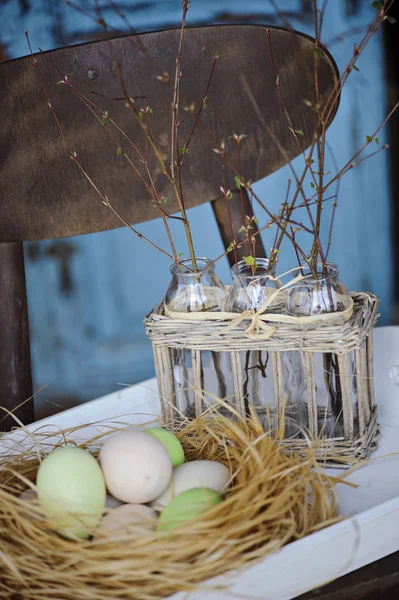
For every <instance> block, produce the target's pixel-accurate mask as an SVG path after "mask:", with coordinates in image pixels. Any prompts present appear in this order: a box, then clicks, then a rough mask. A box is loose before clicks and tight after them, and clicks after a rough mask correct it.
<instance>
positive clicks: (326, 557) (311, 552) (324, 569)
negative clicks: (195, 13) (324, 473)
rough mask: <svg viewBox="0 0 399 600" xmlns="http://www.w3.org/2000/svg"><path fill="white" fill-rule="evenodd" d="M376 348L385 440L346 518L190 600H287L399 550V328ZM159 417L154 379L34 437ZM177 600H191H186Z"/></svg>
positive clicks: (70, 413)
mask: <svg viewBox="0 0 399 600" xmlns="http://www.w3.org/2000/svg"><path fill="white" fill-rule="evenodd" d="M374 340H375V391H376V401H377V403H378V405H379V422H380V424H381V432H382V433H381V438H380V443H379V447H378V450H377V451H376V453H375V454H374V455H373V460H372V461H371V462H370V463H369V464H367V465H365V466H364V467H362V468H361V469H360V470H358V471H357V472H355V473H354V474H352V475H351V476H350V477H349V480H350V481H352V482H354V483H356V484H358V487H357V488H356V489H353V488H350V487H348V486H344V485H338V488H337V491H338V495H339V499H340V511H341V514H343V515H345V516H347V518H346V519H345V520H344V521H342V522H340V523H338V524H336V525H333V526H331V527H328V528H327V529H325V530H323V531H320V532H318V533H315V534H312V535H310V536H308V537H306V538H305V539H302V540H299V541H296V542H293V543H291V544H288V545H287V546H285V547H284V548H283V549H282V550H281V551H280V552H278V553H276V554H274V555H272V556H269V557H266V558H265V559H263V560H262V561H260V562H258V563H257V564H254V565H253V566H251V567H250V568H246V569H243V570H242V571H240V572H234V573H229V574H226V575H225V576H222V577H217V578H216V579H214V580H210V581H207V582H204V586H203V589H202V590H201V591H199V592H195V593H192V594H190V596H189V598H190V599H192V600H194V599H195V600H227V599H232V598H245V599H246V600H250V599H255V598H256V599H258V600H260V599H262V600H266V599H267V600H288V599H290V598H294V597H296V596H298V595H300V594H302V593H303V592H306V591H307V590H310V589H312V588H315V587H319V586H320V585H322V584H323V583H326V582H327V581H329V580H332V579H336V578H338V577H341V576H342V575H344V574H345V573H349V572H351V571H354V570H355V569H358V568H360V567H362V566H364V565H366V564H369V563H371V562H373V561H376V560H378V559H380V558H382V557H383V556H386V555H388V554H391V553H393V552H395V551H397V550H399V327H398V328H396V327H386V328H377V329H376V331H375V334H374ZM396 367H397V368H396ZM159 416H160V403H159V398H158V394H157V387H156V381H155V380H154V379H150V380H147V381H144V382H142V383H141V384H137V385H135V386H132V387H126V388H122V389H120V390H119V391H117V392H115V393H113V394H110V395H108V396H105V397H103V398H99V399H98V400H93V401H92V402H88V403H86V404H84V405H82V406H80V407H77V408H73V409H71V410H67V411H64V412H63V413H60V414H58V415H56V416H54V417H51V418H49V419H44V420H42V421H38V422H36V423H33V424H31V425H29V426H28V427H27V429H28V430H29V431H35V432H36V433H38V434H42V435H43V436H44V435H45V436H47V437H48V436H49V434H51V442H53V441H54V439H55V438H57V431H59V430H60V429H64V428H69V427H72V426H77V425H80V424H87V423H90V424H91V426H90V427H88V428H85V429H82V430H81V431H77V432H76V434H74V439H77V440H84V439H88V438H89V437H91V436H92V435H93V434H94V433H95V432H98V431H101V430H103V429H104V427H107V424H108V425H109V424H110V423H111V422H112V423H116V422H121V423H122V422H123V423H132V424H144V423H148V422H149V421H153V420H154V419H155V420H156V419H159ZM21 443H22V444H24V445H29V444H31V443H32V442H31V441H30V439H29V438H28V437H27V436H26V433H24V432H23V431H15V432H13V433H12V434H10V435H8V436H6V437H5V438H3V440H2V446H3V447H4V446H6V447H7V448H8V450H9V451H10V452H12V451H13V450H17V449H20V445H21ZM396 453H397V454H396ZM388 455H390V456H388ZM310 565H311V568H310ZM215 583H217V584H218V585H220V584H224V585H225V589H224V591H214V590H212V589H211V588H212V587H213V586H214V584H215ZM387 597H388V596H387ZM389 597H391V596H389ZM171 598H173V600H186V599H187V595H186V594H175V595H173V596H172V597H171Z"/></svg>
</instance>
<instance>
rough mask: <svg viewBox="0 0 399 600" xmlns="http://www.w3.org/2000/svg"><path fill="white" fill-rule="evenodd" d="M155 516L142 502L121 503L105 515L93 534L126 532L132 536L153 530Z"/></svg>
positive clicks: (96, 535)
mask: <svg viewBox="0 0 399 600" xmlns="http://www.w3.org/2000/svg"><path fill="white" fill-rule="evenodd" d="M156 524H157V516H156V513H155V511H154V510H152V509H151V508H149V507H148V506H144V505H143V504H123V505H122V506H119V507H118V508H115V509H114V510H111V511H110V512H109V513H107V514H106V515H105V517H104V518H103V520H102V521H101V523H100V526H99V528H98V530H97V532H96V534H95V537H96V538H99V537H111V536H115V537H116V536H119V535H124V534H128V535H129V536H132V537H137V536H142V535H146V534H148V533H150V532H152V531H155V527H156Z"/></svg>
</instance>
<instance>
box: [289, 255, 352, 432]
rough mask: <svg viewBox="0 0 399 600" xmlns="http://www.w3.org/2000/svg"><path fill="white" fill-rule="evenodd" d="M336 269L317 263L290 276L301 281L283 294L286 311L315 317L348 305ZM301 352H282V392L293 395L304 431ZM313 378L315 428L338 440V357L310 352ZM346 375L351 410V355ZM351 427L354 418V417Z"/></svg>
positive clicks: (305, 407)
mask: <svg viewBox="0 0 399 600" xmlns="http://www.w3.org/2000/svg"><path fill="white" fill-rule="evenodd" d="M338 274H339V272H338V268H337V266H336V265H334V264H332V263H325V264H323V263H319V264H317V267H316V270H315V271H313V272H312V270H311V269H310V268H309V267H308V266H307V265H302V266H301V267H299V268H298V269H297V270H296V271H295V272H294V276H296V275H301V276H302V277H303V279H302V280H301V281H299V282H298V283H296V284H295V286H294V287H292V288H291V289H289V290H288V292H287V311H288V314H291V315H294V316H317V315H322V314H326V313H332V312H342V311H344V310H345V309H347V308H348V307H349V306H350V295H349V292H348V290H347V288H346V287H345V285H344V284H343V283H342V282H341V281H340V280H339V278H338ZM301 355H302V353H300V352H295V351H292V352H284V364H285V367H286V377H285V389H286V391H288V390H289V391H290V392H291V394H292V395H293V396H294V397H293V400H294V403H295V404H296V405H297V406H298V407H300V411H299V414H298V417H299V419H300V421H301V423H302V425H303V427H304V428H305V429H308V426H309V422H308V404H307V386H306V375H305V372H304V366H303V363H302V356H301ZM313 358H314V376H315V385H316V398H317V415H318V418H317V425H318V433H319V435H323V436H326V437H334V438H335V437H342V436H343V434H344V428H343V405H342V391H341V389H342V388H341V374H340V370H339V364H338V357H337V355H335V354H332V353H321V352H320V353H314V354H313ZM348 359H349V376H350V377H351V381H352V398H353V408H354V411H355V409H356V406H357V402H356V400H357V398H356V396H357V382H356V363H355V357H354V352H351V353H349V356H348ZM354 418H355V427H356V420H357V419H358V415H356V414H354Z"/></svg>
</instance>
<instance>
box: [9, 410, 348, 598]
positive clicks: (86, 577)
mask: <svg viewBox="0 0 399 600" xmlns="http://www.w3.org/2000/svg"><path fill="white" fill-rule="evenodd" d="M120 427H121V426H120V424H119V425H118V428H119V429H120ZM109 433H110V432H109V429H108V430H107V432H106V433H104V434H101V435H100V436H98V435H97V436H96V437H95V438H93V439H92V440H91V441H89V442H86V443H85V444H82V445H81V447H84V448H87V449H89V450H90V451H92V452H93V453H96V452H98V448H99V446H100V445H101V442H102V440H101V437H102V436H103V435H104V436H105V435H109ZM176 433H177V435H178V437H179V439H180V440H181V442H182V444H183V446H184V449H185V454H186V459H187V460H188V461H189V460H194V459H200V458H201V459H214V460H217V461H220V462H222V463H224V464H225V465H226V466H227V467H228V468H229V469H230V471H231V475H232V477H231V486H230V488H229V489H228V491H227V493H226V494H225V497H224V501H223V502H222V503H221V504H218V505H216V506H213V507H212V508H211V509H210V510H209V511H208V512H206V513H205V514H204V515H203V516H202V517H199V518H197V519H196V520H194V521H191V522H189V523H186V524H185V525H184V526H181V527H180V528H177V529H175V530H174V531H173V532H171V533H168V534H167V536H165V534H160V533H148V534H147V535H145V536H141V537H138V538H136V539H131V538H130V537H129V536H128V535H127V534H122V535H118V537H116V538H115V537H113V538H112V539H111V538H106V539H100V538H99V539H96V538H94V539H93V540H82V541H79V542H76V541H68V540H66V539H63V538H62V537H60V536H58V535H57V534H56V533H55V532H54V531H52V530H51V529H50V526H49V525H47V524H46V523H45V522H44V521H43V519H37V518H36V519H35V518H34V517H35V516H36V517H37V516H38V515H37V513H35V508H34V507H33V508H32V505H29V504H28V503H27V502H24V501H22V500H20V499H19V498H18V495H19V494H20V493H21V492H22V491H23V490H25V489H27V488H28V487H34V481H35V478H36V472H37V468H38V464H39V458H38V449H37V448H36V449H34V450H32V451H29V452H25V453H23V454H20V455H14V456H10V453H5V454H4V455H2V456H0V597H1V598H7V599H13V600H20V599H21V600H22V599H23V600H30V599H34V600H42V599H43V600H44V599H46V600H50V599H51V600H83V599H84V600H104V599H106V598H107V599H108V598H112V599H123V600H126V599H134V600H156V599H159V598H163V597H165V596H168V595H169V594H172V593H174V592H178V591H183V590H185V591H189V590H193V589H197V588H198V586H200V584H201V582H202V581H204V580H206V579H209V578H211V577H214V576H216V575H218V574H223V573H226V572H228V571H236V570H237V569H239V568H241V567H243V566H245V565H248V564H250V563H253V562H254V561H257V560H259V559H260V558H262V557H264V556H266V555H267V554H269V553H272V552H275V551H277V550H279V549H280V548H281V547H282V546H283V545H285V544H287V543H289V542H292V541H293V540H296V539H299V538H302V537H304V536H306V535H308V534H310V533H312V532H315V531H317V530H319V529H321V528H323V527H326V526H327V525H329V524H332V523H333V522H335V521H336V520H337V519H338V516H337V515H338V508H337V501H336V495H335V492H334V487H333V484H334V480H333V479H332V478H330V477H326V476H325V475H324V474H323V472H322V471H321V469H320V467H319V466H318V465H317V462H316V458H315V448H314V446H313V447H312V448H309V450H308V452H306V453H305V454H304V453H303V452H302V453H301V456H299V455H298V454H297V453H295V452H294V451H291V450H289V449H286V448H284V446H283V445H282V443H281V440H282V431H281V432H280V433H279V434H277V436H276V437H277V438H278V439H276V437H275V438H273V437H272V436H271V435H268V434H265V433H264V431H263V429H262V428H261V426H260V424H259V423H257V422H256V421H255V420H252V421H247V422H244V421H237V420H234V419H226V418H224V417H221V416H218V415H215V416H212V417H209V416H208V418H206V419H204V418H202V419H198V420H196V421H190V422H189V423H185V424H183V425H181V426H180V428H179V431H178V432H176ZM74 434H76V428H75V429H74V430H73V431H72V430H71V431H64V432H62V438H61V439H62V440H63V442H62V443H63V444H64V443H68V441H69V443H70V442H71V441H72V440H73V437H74ZM99 438H100V441H99ZM48 451H49V448H48V443H47V445H46V452H48ZM40 453H41V454H42V456H43V455H44V451H41V450H40V449H39V454H40ZM30 482H31V483H30ZM32 482H33V483H32Z"/></svg>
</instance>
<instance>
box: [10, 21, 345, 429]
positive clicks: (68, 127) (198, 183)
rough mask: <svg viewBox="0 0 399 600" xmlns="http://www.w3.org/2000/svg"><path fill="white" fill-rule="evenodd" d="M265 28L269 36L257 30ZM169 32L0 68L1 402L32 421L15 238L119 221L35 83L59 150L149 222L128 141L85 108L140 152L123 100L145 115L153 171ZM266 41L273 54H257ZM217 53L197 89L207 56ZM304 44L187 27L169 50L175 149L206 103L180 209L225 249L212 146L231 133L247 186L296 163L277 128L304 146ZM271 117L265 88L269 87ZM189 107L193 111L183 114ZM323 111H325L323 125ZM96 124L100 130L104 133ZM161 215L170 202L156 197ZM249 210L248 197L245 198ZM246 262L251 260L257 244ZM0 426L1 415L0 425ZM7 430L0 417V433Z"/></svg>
mask: <svg viewBox="0 0 399 600" xmlns="http://www.w3.org/2000/svg"><path fill="white" fill-rule="evenodd" d="M267 30H270V36H269V34H268V33H267ZM179 35H180V34H179V31H178V30H168V31H161V32H155V33H146V34H140V35H129V36H124V37H119V38H114V39H110V40H104V41H100V42H94V43H88V44H83V45H79V46H72V47H67V48H62V49H59V50H53V51H50V52H44V53H39V54H36V55H34V57H32V56H27V57H23V58H20V59H16V60H12V61H8V62H5V63H1V64H0V90H2V94H1V95H0V110H1V114H2V115H3V117H2V126H1V128H0V331H1V332H2V334H1V335H2V337H1V341H0V381H1V385H0V406H2V407H4V408H6V409H8V410H13V411H15V415H16V416H17V417H18V418H20V419H21V420H23V421H24V422H29V421H31V420H33V408H32V406H33V403H26V404H24V405H23V406H21V407H20V408H19V409H17V410H16V407H17V406H19V405H20V404H22V403H23V402H24V401H25V400H26V399H27V398H29V397H30V396H31V394H32V387H31V374H30V355H29V333H28V320H27V302H26V290H25V277H24V268H23V264H24V263H23V249H22V242H24V241H28V240H42V239H49V238H62V237H66V236H72V235H79V234H83V233H89V232H97V231H104V230H108V229H113V228H116V227H120V226H121V225H122V224H121V222H120V221H119V220H118V218H117V217H116V216H115V214H114V213H112V211H110V210H109V208H107V207H106V206H104V205H103V203H102V202H101V198H100V197H99V196H98V195H97V194H96V192H95V190H94V189H93V187H92V186H91V185H90V183H89V181H88V180H87V178H85V177H84V176H83V175H82V174H81V172H80V171H79V169H78V167H77V166H76V164H75V162H74V161H73V160H71V159H70V158H69V154H70V149H69V148H68V146H67V144H66V143H65V140H64V139H63V137H62V136H61V135H60V132H59V130H58V128H57V124H56V122H55V120H54V118H53V116H52V114H51V109H50V107H49V101H48V99H47V98H46V95H45V93H44V91H43V88H42V84H41V80H40V76H39V74H41V76H42V77H43V80H44V82H45V84H46V87H47V89H48V91H49V96H50V103H51V105H52V106H53V108H54V110H55V111H56V114H57V116H58V118H59V121H60V122H61V124H62V126H63V128H64V131H65V134H66V135H67V137H68V140H69V142H70V147H71V148H72V149H73V151H74V152H76V154H77V156H78V158H79V161H80V162H81V163H82V165H83V166H84V168H85V170H86V171H87V174H88V175H89V176H90V178H91V179H92V180H93V182H94V183H95V185H96V186H97V187H98V188H99V189H100V190H101V191H102V193H104V194H105V195H106V196H107V197H108V198H109V200H110V202H111V203H112V205H113V206H114V207H115V209H116V210H117V211H118V212H119V213H120V214H121V215H122V216H123V218H124V219H125V220H126V221H127V222H128V223H130V224H136V223H140V222H143V221H148V220H150V219H153V218H156V217H158V216H159V212H158V210H157V208H156V207H155V206H154V203H153V202H152V201H151V198H150V196H149V194H148V190H147V189H146V187H145V185H144V184H143V182H142V181H141V179H140V177H138V176H137V175H136V173H135V172H134V170H133V168H131V167H129V165H127V163H126V161H125V160H124V158H123V156H120V154H118V152H117V148H118V145H120V147H122V148H123V149H124V150H126V152H128V153H129V156H130V157H131V159H132V161H133V163H134V164H135V165H136V167H137V168H138V169H139V170H140V172H143V165H142V163H140V161H139V160H138V159H137V156H136V155H135V152H134V151H133V150H132V147H131V145H130V144H129V143H128V142H127V139H126V138H125V137H124V136H123V135H122V134H121V133H120V132H118V131H116V130H115V128H114V127H112V134H113V135H114V136H115V141H113V140H111V139H110V137H109V133H108V132H107V130H106V128H105V127H102V126H101V123H100V122H99V119H98V118H96V117H95V116H94V114H93V111H94V113H96V114H97V115H99V113H98V111H97V109H95V108H94V107H93V105H92V104H91V103H94V104H95V105H96V106H98V107H99V108H101V109H102V110H103V111H106V110H107V111H109V115H110V116H111V117H112V119H113V120H114V121H115V122H116V123H118V125H119V127H120V129H121V130H122V131H123V132H125V133H126V134H127V135H128V136H129V138H130V139H131V140H133V141H134V143H135V144H137V146H139V147H140V148H141V149H143V147H144V140H145V138H144V135H143V131H142V130H141V127H140V124H139V123H138V122H137V120H136V119H135V118H133V117H132V114H131V111H130V110H128V109H127V108H126V106H125V104H126V95H128V96H131V97H133V98H135V103H136V106H137V107H142V108H144V107H146V106H149V107H151V109H152V116H150V117H148V119H149V130H150V132H151V135H152V137H153V139H154V142H155V143H156V145H157V147H158V148H159V150H160V152H161V154H162V157H163V159H164V161H165V164H166V165H169V163H170V155H169V150H170V136H171V104H172V98H173V76H174V70H175V61H176V52H177V48H178V43H179ZM269 39H270V40H271V46H272V55H271V54H270V45H269ZM317 53H318V60H319V78H318V79H319V89H320V95H321V98H322V101H325V100H326V99H327V98H328V97H329V96H330V94H331V92H332V91H333V89H334V88H335V86H336V85H337V81H338V71H337V67H336V65H335V63H334V61H333V59H332V58H331V56H330V55H329V53H328V52H327V51H326V50H324V49H322V50H320V51H317ZM216 54H217V55H219V59H218V60H217V63H216V67H215V72H214V75H213V78H212V81H211V84H210V87H209V90H208V91H207V92H206V87H207V82H208V80H209V76H210V72H211V68H212V64H213V57H214V56H215V55H216ZM34 61H37V66H34V64H33V63H34ZM116 63H117V64H118V65H119V66H120V69H121V72H122V74H123V80H124V81H125V83H126V89H125V90H123V91H122V90H121V86H120V81H119V77H118V74H117V69H116V67H115V64H116ZM314 65H315V43H314V40H313V39H312V38H310V37H308V36H305V35H302V34H299V33H296V32H292V31H287V30H283V29H277V28H266V27H264V26H244V25H242V26H241V25H240V26H222V27H221V26H217V27H199V28H193V29H187V30H186V33H185V38H184V46H183V55H182V67H181V70H182V78H181V106H180V119H179V121H180V122H179V140H180V143H181V144H182V145H184V143H185V141H186V140H187V139H188V137H189V135H190V132H191V130H192V127H193V124H194V120H195V117H194V114H193V111H192V110H186V109H187V108H190V107H192V106H195V109H194V113H195V112H196V111H197V110H198V108H199V105H200V103H201V100H202V99H203V98H204V96H205V95H206V96H207V97H208V98H209V100H207V101H206V109H205V110H203V111H202V114H201V123H200V125H198V126H197V129H196V132H195V135H194V136H193V138H192V141H191V142H190V147H189V153H188V154H186V155H185V156H184V165H183V168H182V185H183V189H184V200H185V206H186V208H191V207H194V206H197V205H200V204H202V203H204V202H209V201H211V202H212V208H213V210H214V213H215V215H216V218H217V221H218V225H219V229H220V232H221V235H222V238H223V243H224V245H225V247H226V246H227V245H229V243H230V241H231V234H230V228H229V226H228V220H227V212H226V203H225V200H224V198H222V197H221V192H220V186H221V182H222V179H221V157H220V155H218V154H217V153H216V152H214V151H213V150H214V149H217V148H218V147H220V144H221V140H222V139H224V140H226V142H225V143H226V147H227V148H228V152H229V153H230V154H231V155H232V156H234V157H235V152H236V149H235V146H234V140H229V139H228V138H229V137H230V136H232V135H233V134H234V133H235V134H238V135H239V134H245V135H246V136H247V138H246V139H245V143H243V152H242V173H243V176H244V177H245V179H246V180H249V179H251V180H253V181H257V180H259V179H262V178H263V177H265V176H267V175H269V174H270V173H272V172H274V171H275V170H277V169H279V168H280V167H281V166H283V165H285V164H286V163H287V162H288V161H290V160H292V159H293V158H295V157H296V156H297V155H298V154H299V153H300V152H301V149H300V148H299V146H298V143H297V141H296V140H295V137H294V136H293V135H292V131H290V126H289V123H288V120H287V116H286V112H285V111H287V113H288V114H289V116H290V119H291V121H292V123H293V124H294V127H295V129H298V130H300V131H301V133H302V134H303V135H301V145H302V148H303V149H305V148H307V147H308V146H309V145H310V144H311V142H312V141H313V136H314V129H315V118H316V117H315V112H314V111H313V110H312V109H311V108H309V106H308V102H304V101H309V102H311V103H313V104H314V103H315V102H316V90H315V81H314V68H315V67H314ZM66 74H70V75H68V77H69V79H70V82H71V84H72V85H73V86H74V87H75V88H76V89H77V90H79V91H80V92H81V94H83V96H84V97H85V98H86V99H87V100H83V101H82V97H80V96H79V94H77V93H76V92H74V91H73V90H72V89H70V88H68V86H66V85H63V84H59V85H57V82H59V81H60V80H61V79H62V77H63V76H64V75H66ZM277 77H278V81H279V84H280V89H281V91H282V95H283V98H284V108H283V106H282V102H281V98H280V97H279V94H278V93H277V89H276V85H275V83H276V78H277ZM193 103H194V105H193ZM333 117H334V114H332V115H331V120H332V118H333ZM100 121H101V115H100ZM108 127H110V126H109V125H108ZM149 163H150V169H151V171H152V173H153V174H154V183H155V186H156V188H157V189H158V190H163V189H164V187H165V185H166V180H165V175H164V174H163V173H162V169H161V168H160V166H159V163H158V162H157V159H156V157H155V156H154V153H153V152H150V153H149ZM234 175H235V174H234V172H233V170H232V169H231V168H228V166H226V169H225V178H226V187H228V188H229V189H231V190H234V189H236V184H235V180H234ZM165 195H167V197H168V199H169V200H168V204H167V206H166V208H167V211H168V212H170V213H173V212H176V211H177V210H178V206H177V203H176V201H175V200H174V197H173V193H172V190H171V189H170V186H169V188H167V193H166V194H165ZM230 209H231V213H232V220H233V227H234V230H235V231H238V229H239V227H240V225H241V224H242V222H241V221H242V218H241V214H242V210H241V199H240V198H239V194H237V193H235V194H233V198H232V200H231V201H230ZM244 209H245V210H246V211H247V212H248V210H249V199H248V197H247V196H245V198H244ZM257 254H258V255H259V256H264V249H263V247H262V245H261V243H258V247H257ZM0 421H1V417H0ZM13 424H15V422H14V420H13V419H11V418H7V419H5V420H3V422H2V423H1V424H0V430H1V429H6V428H7V427H9V426H11V425H13Z"/></svg>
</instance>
